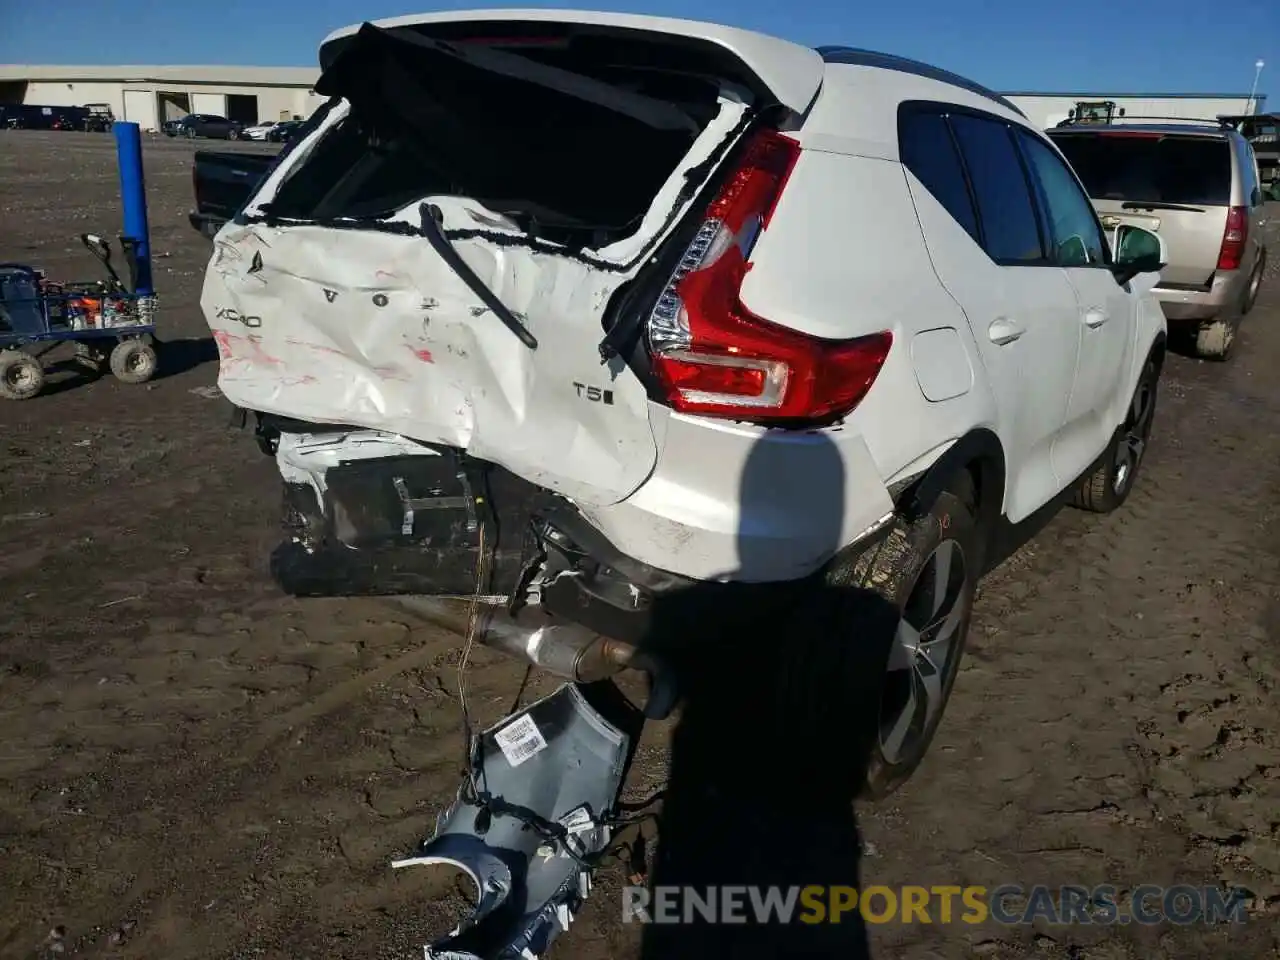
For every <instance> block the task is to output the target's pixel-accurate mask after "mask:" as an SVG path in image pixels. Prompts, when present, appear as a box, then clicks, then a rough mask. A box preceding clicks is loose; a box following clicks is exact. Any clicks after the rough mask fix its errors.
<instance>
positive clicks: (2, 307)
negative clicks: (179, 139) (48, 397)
mask: <svg viewBox="0 0 1280 960" xmlns="http://www.w3.org/2000/svg"><path fill="white" fill-rule="evenodd" d="M115 133H116V146H117V155H118V157H119V160H120V185H121V195H122V199H123V201H124V227H125V229H124V235H123V236H121V237H120V238H119V242H120V248H121V250H122V252H123V257H124V264H125V267H126V271H127V278H126V277H122V276H121V275H120V272H119V271H118V270H117V269H116V267H115V265H114V264H113V263H112V253H111V245H110V243H109V242H108V241H107V240H105V239H104V238H102V237H99V236H96V235H94V234H87V233H86V234H82V235H81V237H80V240H81V242H82V243H83V244H84V245H85V247H86V249H88V250H89V252H90V253H92V254H93V255H94V257H96V258H97V260H98V262H99V263H101V264H102V267H103V270H104V273H105V276H104V277H103V278H102V279H100V280H91V281H78V282H62V281H56V280H51V279H49V278H48V277H47V276H46V275H45V273H44V271H42V270H39V269H37V268H36V267H34V266H30V265H28V264H20V263H0V399H6V400H27V399H30V398H31V397H34V396H36V395H37V394H38V393H40V391H41V389H42V388H43V387H44V381H45V368H44V362H43V359H42V357H43V355H44V353H46V352H48V350H49V349H50V348H51V347H53V346H54V345H56V344H59V343H73V344H75V351H76V353H75V359H76V361H77V362H78V363H80V364H81V365H82V366H85V367H87V368H89V369H91V370H93V371H95V372H97V371H100V370H101V369H102V367H103V365H104V364H105V365H107V366H108V367H109V368H110V370H111V373H112V374H113V375H114V376H115V377H116V378H117V379H118V380H121V381H123V382H124V383H145V382H147V381H148V380H150V379H151V378H152V377H153V376H154V375H155V373H156V370H157V368H158V357H157V355H156V343H155V336H154V334H155V320H156V297H155V291H154V289H153V288H152V285H151V252H150V238H149V236H148V228H147V209H146V193H145V186H144V183H143V177H142V142H141V137H140V135H139V130H138V125H137V124H133V123H118V124H116V125H115Z"/></svg>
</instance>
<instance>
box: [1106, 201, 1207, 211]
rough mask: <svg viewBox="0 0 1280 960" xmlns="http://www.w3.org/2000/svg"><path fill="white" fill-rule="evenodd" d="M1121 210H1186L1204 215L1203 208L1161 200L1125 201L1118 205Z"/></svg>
mask: <svg viewBox="0 0 1280 960" xmlns="http://www.w3.org/2000/svg"><path fill="white" fill-rule="evenodd" d="M1120 209H1122V210H1187V211H1190V212H1191V213H1204V207H1193V206H1192V205H1191V204H1189V203H1165V202H1164V201H1162V200H1126V201H1125V202H1124V203H1122V204H1120Z"/></svg>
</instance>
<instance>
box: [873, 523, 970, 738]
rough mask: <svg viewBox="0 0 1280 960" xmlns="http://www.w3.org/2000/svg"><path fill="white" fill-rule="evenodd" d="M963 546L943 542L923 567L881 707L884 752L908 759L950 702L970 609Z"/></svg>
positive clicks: (895, 647)
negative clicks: (952, 673)
mask: <svg viewBox="0 0 1280 960" xmlns="http://www.w3.org/2000/svg"><path fill="white" fill-rule="evenodd" d="M968 593H969V585H968V570H967V567H966V558H965V555H964V550H963V549H962V548H961V546H960V544H959V543H958V542H956V541H955V540H943V541H942V542H941V543H940V544H938V546H937V547H935V548H934V551H933V553H932V554H930V555H929V558H928V560H926V561H925V563H924V565H923V566H921V568H920V572H919V573H918V574H917V576H916V582H915V583H914V584H913V585H912V587H911V592H910V594H909V595H908V597H907V602H906V604H905V605H904V607H903V611H902V618H901V619H900V620H899V622H898V630H897V634H896V636H895V638H894V644H893V650H892V652H891V654H890V657H889V667H888V673H887V675H886V677H885V687H884V693H883V695H882V698H881V706H880V752H881V753H882V754H883V755H884V758H885V760H887V761H888V762H889V763H891V764H896V763H900V762H902V761H903V760H905V759H907V758H909V757H910V756H911V755H912V753H913V752H914V751H915V750H916V749H917V748H918V746H919V744H920V743H921V742H922V741H923V740H924V739H925V738H926V737H927V736H928V735H929V732H930V730H931V728H932V725H933V723H934V721H935V719H936V718H937V716H938V714H939V712H940V711H941V710H942V706H943V703H944V701H945V700H946V695H947V690H946V685H947V684H946V678H947V677H948V676H949V674H950V669H951V667H952V662H953V660H954V658H955V657H957V656H958V655H959V652H960V647H961V643H960V641H961V639H962V635H963V631H964V627H965V620H966V614H967V607H968Z"/></svg>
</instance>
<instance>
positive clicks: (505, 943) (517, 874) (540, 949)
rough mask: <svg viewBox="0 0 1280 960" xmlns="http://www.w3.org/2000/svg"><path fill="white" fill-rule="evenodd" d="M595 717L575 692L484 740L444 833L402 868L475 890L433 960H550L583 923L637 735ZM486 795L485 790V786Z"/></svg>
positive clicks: (528, 711)
mask: <svg viewBox="0 0 1280 960" xmlns="http://www.w3.org/2000/svg"><path fill="white" fill-rule="evenodd" d="M616 719H617V721H618V722H617V723H615V722H614V720H613V719H612V718H609V717H606V716H605V715H604V714H603V713H601V712H600V709H597V707H596V706H594V705H593V704H592V703H591V702H590V701H589V700H588V698H587V696H586V695H585V694H584V692H583V690H582V689H580V688H579V687H578V686H577V685H575V684H566V685H564V686H562V687H561V688H560V689H559V690H557V691H556V692H555V693H553V694H551V695H550V696H548V697H545V698H543V699H542V700H539V701H537V702H536V703H533V704H531V705H530V706H528V707H526V708H524V709H522V710H520V711H517V712H516V713H514V714H512V715H510V716H508V717H505V718H504V719H503V720H501V721H499V722H498V723H497V724H495V725H494V726H492V727H490V728H489V729H487V730H486V731H484V733H482V734H480V735H479V736H478V737H476V738H475V740H474V742H473V744H472V750H471V754H470V756H471V768H472V769H471V770H469V771H468V773H467V774H466V779H465V780H464V782H463V784H462V787H461V788H460V789H459V791H458V793H457V797H456V799H455V800H454V803H453V805H452V806H451V807H450V809H449V810H448V812H447V813H446V814H445V815H444V816H442V817H441V818H440V820H439V822H438V824H437V827H436V832H435V835H434V836H433V837H432V838H431V839H429V840H427V841H425V842H424V843H423V844H422V846H421V847H420V849H419V851H418V853H417V854H416V855H415V856H411V857H406V858H403V859H400V860H396V861H394V862H393V864H392V866H393V868H403V867H409V866H438V865H444V866H451V867H454V868H456V869H458V870H461V871H462V872H464V873H466V874H467V875H468V876H469V877H470V878H471V880H472V883H473V884H474V885H475V888H476V905H475V907H474V909H473V910H472V912H471V914H470V915H469V916H468V917H466V918H465V919H464V920H463V921H462V922H460V923H459V924H458V926H457V927H456V928H455V929H454V930H453V931H451V932H450V933H448V934H447V935H445V936H444V937H442V938H440V939H437V940H436V941H434V942H432V943H430V944H428V945H427V946H426V947H425V948H424V954H425V956H426V957H427V958H428V960H432V958H437V960H445V958H448V960H499V958H501V960H507V958H517V957H534V958H536V957H538V956H541V955H542V954H543V953H544V952H545V951H546V950H547V948H548V947H549V946H550V945H551V942H552V941H553V940H554V939H555V937H556V936H558V935H559V934H560V933H561V932H563V931H564V930H567V929H568V928H569V925H570V924H571V923H572V921H573V920H574V919H575V918H576V916H577V912H578V910H579V909H580V908H581V906H582V903H583V902H584V901H585V900H586V898H587V896H588V894H589V892H590V890H591V877H592V873H593V872H594V870H595V868H596V867H597V866H598V865H599V863H600V861H601V860H602V859H603V857H604V856H605V854H606V853H607V851H608V850H609V848H610V846H611V844H612V842H613V838H614V830H613V824H615V823H629V822H633V821H634V819H635V818H632V819H631V820H626V819H622V818H619V817H618V816H616V813H617V811H618V809H619V807H618V794H619V792H620V791H621V789H622V783H623V780H624V777H625V774H626V768H627V764H628V762H629V760H630V755H631V748H632V745H633V743H634V735H635V734H638V728H636V729H635V730H633V731H632V732H631V733H628V732H626V731H627V730H628V729H630V728H631V727H633V726H634V724H633V723H631V722H629V721H627V720H624V719H623V718H622V717H621V716H619V717H618V718H616ZM478 784H479V785H482V786H477V785H478Z"/></svg>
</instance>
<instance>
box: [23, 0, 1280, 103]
mask: <svg viewBox="0 0 1280 960" xmlns="http://www.w3.org/2000/svg"><path fill="white" fill-rule="evenodd" d="M484 5H487V6H502V5H504V4H502V3H500V2H490V3H487V4H485V3H475V2H471V3H449V2H446V3H443V4H440V5H438V6H432V5H431V4H428V3H423V2H416V3H415V2H413V0H370V2H359V3H357V2H354V0H136V2H133V3H125V2H121V0H0V63H49V64H52V63H76V64H99V63H149V64H249V65H260V66H268V65H285V66H289V65H310V64H313V63H315V48H316V45H317V43H318V41H319V40H320V39H321V38H322V37H323V36H324V35H325V34H326V33H328V32H329V31H330V30H332V29H334V28H336V27H340V26H344V25H346V24H349V23H359V22H361V21H363V20H371V19H377V18H379V17H387V16H396V15H399V14H403V13H415V12H420V11H422V10H426V9H449V8H459V9H460V8H465V7H472V6H484ZM506 5H507V6H512V7H517V6H551V7H565V6H587V7H594V8H597V9H617V10H626V11H629V12H634V13H650V14H660V15H666V16H675V17H690V18H693V19H700V20H716V21H720V22H724V23H730V24H734V25H736V26H742V27H748V28H752V29H757V30H763V31H765V32H767V33H773V34H777V35H779V36H783V37H787V38H789V39H792V40H796V41H798V42H800V43H805V44H809V45H814V46H816V45H818V44H821V43H844V44H848V45H850V46H859V47H868V48H871V49H876V50H883V51H886V52H889V53H897V54H901V55H903V56H909V57H914V58H917V59H920V60H925V61H927V62H929V63H933V64H935V65H937V66H940V67H945V68H947V69H950V70H955V71H957V72H959V73H962V74H965V75H967V76H969V77H972V78H973V79H974V80H977V81H979V82H981V83H985V84H987V85H989V86H992V87H995V88H997V89H1000V90H1062V91H1068V90H1070V91H1082V90H1088V91H1092V90H1099V91H1107V92H1117V93H1125V92H1136V91H1159V92H1186V93H1197V92H1204V93H1235V92H1240V93H1248V92H1249V87H1250V85H1251V84H1252V82H1253V73H1254V68H1253V65H1254V62H1255V61H1256V60H1258V59H1259V58H1261V59H1262V60H1264V61H1265V62H1266V67H1265V68H1264V69H1263V71H1262V79H1261V81H1260V83H1259V85H1258V91H1259V93H1270V94H1271V96H1270V97H1269V101H1270V102H1269V104H1268V106H1270V107H1271V108H1272V109H1280V102H1278V101H1280V82H1273V81H1276V80H1278V78H1280V5H1277V3H1276V0H1234V2H1230V3H1221V2H1219V3H1213V2H1207V0H1165V2H1159V3H1157V2H1154V0H1127V2H1126V0H1119V2H1117V3H1114V4H1111V3H1107V2H1104V0H1057V2H1045V0H986V2H983V0H910V2H902V0H877V2H867V0H862V2H859V0H852V2H851V0H738V2H729V0H707V2H705V3H703V4H695V3H692V2H690V0H683V2H682V0H630V2H620V0H595V2H590V0H586V2H583V0H579V2H578V3H576V4H566V3H564V2H561V3H547V4H538V3H516V2H513V3H509V4H506ZM979 10H981V13H979V12H978V11H979Z"/></svg>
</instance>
